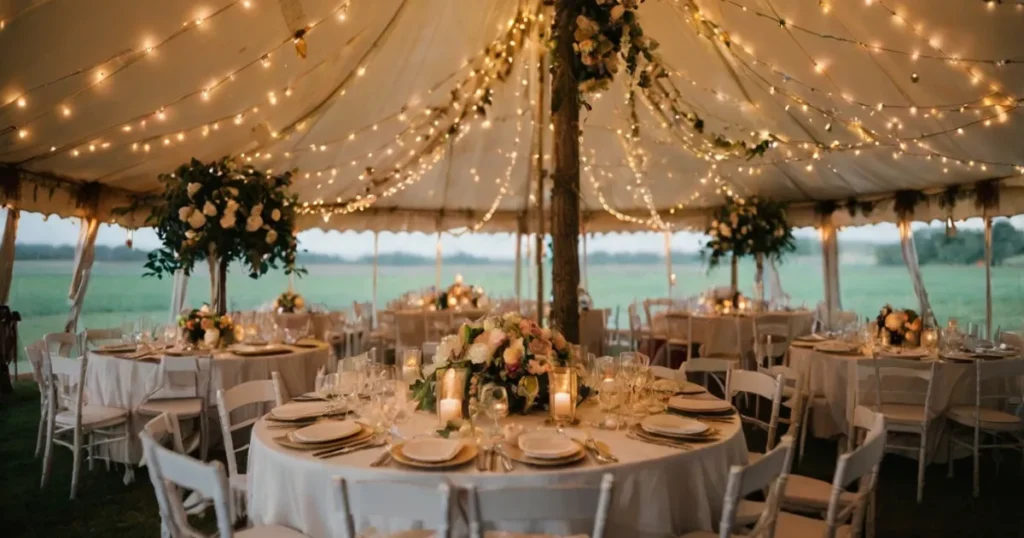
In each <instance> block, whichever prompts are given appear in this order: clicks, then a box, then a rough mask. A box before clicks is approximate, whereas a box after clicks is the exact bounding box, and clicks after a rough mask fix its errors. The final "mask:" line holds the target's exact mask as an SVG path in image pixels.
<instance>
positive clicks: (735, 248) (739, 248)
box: [704, 196, 796, 296]
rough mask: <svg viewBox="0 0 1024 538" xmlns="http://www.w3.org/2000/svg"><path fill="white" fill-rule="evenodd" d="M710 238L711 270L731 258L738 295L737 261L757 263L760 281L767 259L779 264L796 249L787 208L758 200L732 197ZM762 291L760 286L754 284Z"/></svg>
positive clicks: (706, 246)
mask: <svg viewBox="0 0 1024 538" xmlns="http://www.w3.org/2000/svg"><path fill="white" fill-rule="evenodd" d="M707 234H708V235H709V236H710V237H711V239H709V240H708V242H707V243H705V244H704V252H705V254H707V255H708V257H709V259H708V266H709V268H714V267H717V266H718V264H719V263H720V262H721V261H722V258H723V257H724V256H727V255H728V256H731V258H732V286H733V292H734V296H735V292H736V291H737V284H738V282H737V280H738V278H737V261H738V259H739V258H741V257H743V256H754V257H755V258H757V260H758V269H757V271H756V272H755V276H756V277H757V278H761V277H762V275H763V274H764V271H763V266H762V265H761V264H763V262H764V260H765V259H770V260H776V261H780V260H781V259H782V256H783V255H784V254H785V253H786V252H792V251H794V250H795V249H796V241H795V240H794V239H793V228H792V227H790V225H789V222H788V221H787V220H786V206H785V205H783V204H781V203H778V202H775V201H772V200H767V199H765V198H761V197H759V196H751V197H749V198H740V197H730V198H727V199H726V201H725V205H723V206H722V207H720V208H719V209H718V210H717V211H716V212H715V213H714V217H713V218H712V220H711V224H710V226H708V229H707ZM755 285H756V286H757V288H758V289H763V284H762V283H761V282H757V283H755Z"/></svg>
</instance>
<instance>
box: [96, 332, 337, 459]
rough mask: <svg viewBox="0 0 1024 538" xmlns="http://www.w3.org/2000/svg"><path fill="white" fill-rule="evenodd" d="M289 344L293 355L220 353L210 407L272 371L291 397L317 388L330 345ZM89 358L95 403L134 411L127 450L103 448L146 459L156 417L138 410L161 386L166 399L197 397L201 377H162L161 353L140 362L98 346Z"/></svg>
mask: <svg viewBox="0 0 1024 538" xmlns="http://www.w3.org/2000/svg"><path fill="white" fill-rule="evenodd" d="M286 347H289V349H290V351H289V352H288V353H279V354H276V355H258V356H252V355H247V356H240V355H235V354H234V353H231V352H230V351H218V352H215V353H214V355H213V362H212V366H213V368H212V370H211V371H210V392H209V395H208V398H207V403H208V406H209V407H213V406H215V405H216V403H215V400H214V398H213V395H215V394H216V393H217V391H218V390H224V389H230V388H231V387H234V386H236V385H240V384H242V383H245V382H247V381H257V380H264V379H270V374H271V373H272V372H278V373H279V374H280V375H281V379H282V382H283V384H284V387H285V389H286V391H287V393H288V394H289V395H299V394H304V393H306V392H309V391H311V390H313V388H314V387H313V382H314V380H315V379H316V372H317V370H318V369H319V368H320V367H322V366H324V367H325V366H326V365H327V361H328V358H329V356H330V353H329V349H328V346H327V344H325V343H322V342H316V343H315V345H314V344H312V343H311V344H309V347H297V346H286ZM88 357H89V362H88V365H87V369H86V376H87V381H86V390H87V396H86V397H87V398H88V402H89V403H90V404H93V405H103V406H109V407H119V408H122V409H127V410H129V412H130V415H129V427H130V428H131V432H132V435H131V436H130V437H129V443H128V447H127V451H126V449H125V447H124V445H123V444H121V443H111V444H109V445H104V446H101V447H100V449H101V452H102V453H103V454H104V455H107V456H108V457H110V458H111V459H112V460H113V461H116V462H120V463H129V464H137V463H139V461H140V460H141V459H142V445H141V443H140V442H139V438H138V435H137V434H138V432H140V431H142V427H143V426H144V425H145V424H146V421H148V420H150V419H151V418H152V417H150V416H146V415H140V414H138V413H137V412H136V411H137V409H138V408H139V406H140V405H141V404H142V403H143V402H144V401H145V400H146V398H147V397H148V396H149V395H150V394H153V393H154V392H156V391H157V390H160V393H159V396H160V397H162V398H175V397H177V398H188V397H195V388H194V387H195V375H194V374H192V373H189V372H173V373H168V374H166V375H165V376H163V378H161V375H160V373H161V370H160V357H159V356H158V355H157V356H152V355H151V356H148V357H147V358H146V359H145V360H139V359H129V358H124V357H123V356H117V355H112V354H106V353H101V352H99V351H96V350H92V351H89V352H88ZM175 358H176V359H187V358H188V357H175ZM179 377H180V379H179ZM240 413H241V412H240ZM209 418H210V421H209V427H210V432H209V433H211V434H214V436H216V435H215V434H216V433H217V432H219V431H220V430H219V426H218V424H219V423H218V421H217V413H216V412H211V413H209ZM239 420H241V419H239ZM104 449H105V452H104Z"/></svg>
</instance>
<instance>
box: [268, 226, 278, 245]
mask: <svg viewBox="0 0 1024 538" xmlns="http://www.w3.org/2000/svg"><path fill="white" fill-rule="evenodd" d="M274 241H277V232H275V231H274V230H270V231H269V232H267V244H268V245H273V244H274Z"/></svg>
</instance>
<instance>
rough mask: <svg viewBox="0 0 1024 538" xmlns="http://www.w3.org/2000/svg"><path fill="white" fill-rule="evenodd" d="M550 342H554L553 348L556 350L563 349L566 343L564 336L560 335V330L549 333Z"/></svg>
mask: <svg viewBox="0 0 1024 538" xmlns="http://www.w3.org/2000/svg"><path fill="white" fill-rule="evenodd" d="M551 342H552V343H553V344H555V349H557V350H558V351H565V345H566V344H568V342H566V341H565V336H562V333H560V332H555V333H554V334H552V335H551Z"/></svg>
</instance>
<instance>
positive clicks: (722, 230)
mask: <svg viewBox="0 0 1024 538" xmlns="http://www.w3.org/2000/svg"><path fill="white" fill-rule="evenodd" d="M718 233H719V235H721V236H722V237H730V236H731V235H732V230H730V229H729V227H728V226H726V225H725V223H722V224H719V225H718Z"/></svg>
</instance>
